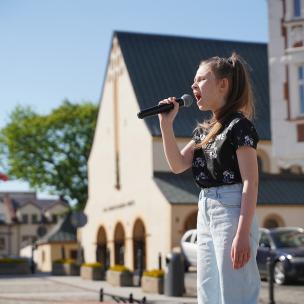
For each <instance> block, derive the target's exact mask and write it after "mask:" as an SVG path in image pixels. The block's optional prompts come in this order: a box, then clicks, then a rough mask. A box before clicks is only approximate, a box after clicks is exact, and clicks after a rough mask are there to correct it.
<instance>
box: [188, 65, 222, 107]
mask: <svg viewBox="0 0 304 304" xmlns="http://www.w3.org/2000/svg"><path fill="white" fill-rule="evenodd" d="M226 86H228V80H227V79H221V80H217V79H216V77H215V75H214V73H213V72H212V70H211V69H210V67H209V66H208V65H206V64H202V65H201V66H200V67H199V68H198V70H197V72H196V75H195V77H194V82H193V84H192V86H191V88H192V91H193V95H194V96H195V99H196V104H197V106H198V108H199V109H200V110H201V111H207V110H211V111H213V112H215V111H216V110H217V109H219V108H221V107H222V106H223V105H224V104H225V99H224V96H225V93H226V89H227V88H225V87H226Z"/></svg>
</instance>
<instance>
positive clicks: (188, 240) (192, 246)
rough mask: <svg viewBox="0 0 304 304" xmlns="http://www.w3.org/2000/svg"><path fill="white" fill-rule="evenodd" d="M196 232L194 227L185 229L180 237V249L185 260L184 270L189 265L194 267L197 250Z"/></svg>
mask: <svg viewBox="0 0 304 304" xmlns="http://www.w3.org/2000/svg"><path fill="white" fill-rule="evenodd" d="M196 242H197V233H196V229H191V230H187V231H186V232H185V233H184V235H183V236H182V238H181V251H182V253H183V255H184V260H185V271H188V269H189V267H190V266H195V267H196V256H197V254H196V251H197V244H196Z"/></svg>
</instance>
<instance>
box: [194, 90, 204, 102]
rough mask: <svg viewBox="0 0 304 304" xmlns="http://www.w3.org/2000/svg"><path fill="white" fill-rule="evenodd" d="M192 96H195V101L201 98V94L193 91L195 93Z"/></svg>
mask: <svg viewBox="0 0 304 304" xmlns="http://www.w3.org/2000/svg"><path fill="white" fill-rule="evenodd" d="M194 97H195V99H196V102H198V101H200V100H201V98H202V95H201V94H200V93H198V92H195V93H194Z"/></svg>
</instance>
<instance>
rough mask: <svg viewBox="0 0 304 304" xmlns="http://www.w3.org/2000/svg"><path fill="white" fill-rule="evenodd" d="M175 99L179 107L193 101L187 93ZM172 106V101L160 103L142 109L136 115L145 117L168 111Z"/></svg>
mask: <svg viewBox="0 0 304 304" xmlns="http://www.w3.org/2000/svg"><path fill="white" fill-rule="evenodd" d="M176 101H177V102H178V104H179V107H180V108H181V107H190V106H191V104H192V101H193V98H192V97H191V96H190V95H189V94H184V95H183V96H182V97H181V98H177V99H176ZM173 108H174V104H173V103H166V104H160V105H157V106H155V107H151V108H148V109H145V110H142V111H140V112H138V113H137V117H138V118H140V119H143V118H145V117H149V116H153V115H157V114H159V113H163V112H169V111H171V110H172V109H173Z"/></svg>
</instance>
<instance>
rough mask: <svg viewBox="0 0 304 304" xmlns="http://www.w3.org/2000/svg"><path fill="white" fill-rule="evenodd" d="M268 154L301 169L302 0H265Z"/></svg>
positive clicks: (303, 87)
mask: <svg viewBox="0 0 304 304" xmlns="http://www.w3.org/2000/svg"><path fill="white" fill-rule="evenodd" d="M268 12H269V44H268V52H269V79H270V84H271V86H270V101H271V132H272V157H274V158H275V159H276V162H277V163H278V166H280V167H281V168H283V169H290V170H292V171H294V172H299V173H301V172H302V173H303V172H304V157H303V155H304V1H303V0H281V1H277V0H269V1H268Z"/></svg>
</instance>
